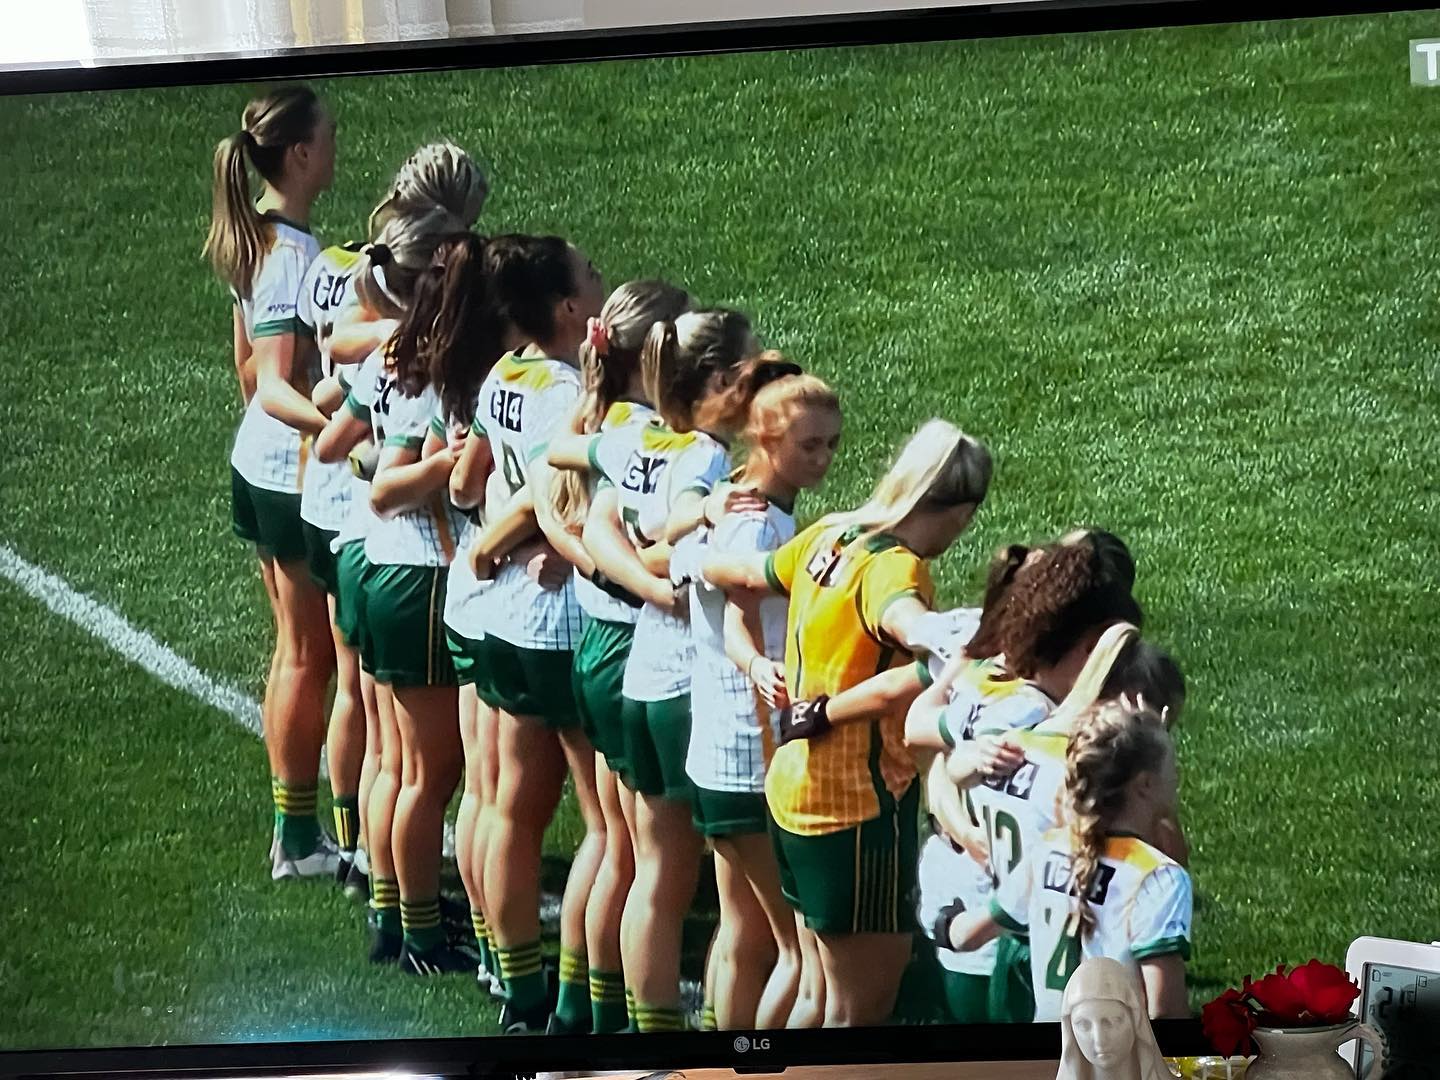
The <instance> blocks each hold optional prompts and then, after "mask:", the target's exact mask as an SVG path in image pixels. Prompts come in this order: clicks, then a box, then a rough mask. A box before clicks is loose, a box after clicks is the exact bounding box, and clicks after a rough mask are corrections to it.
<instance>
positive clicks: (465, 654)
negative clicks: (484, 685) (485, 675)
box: [445, 626, 485, 686]
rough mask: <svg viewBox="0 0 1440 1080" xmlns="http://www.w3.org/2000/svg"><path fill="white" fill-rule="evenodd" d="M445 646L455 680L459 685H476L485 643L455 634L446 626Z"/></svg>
mask: <svg viewBox="0 0 1440 1080" xmlns="http://www.w3.org/2000/svg"><path fill="white" fill-rule="evenodd" d="M445 644H446V646H447V647H448V648H449V649H450V663H452V664H453V665H454V666H455V678H456V679H457V680H458V681H459V683H460V685H461V686H469V685H470V684H471V683H475V684H476V685H478V684H479V680H478V678H477V675H478V674H479V672H480V670H481V667H480V665H481V662H482V660H483V659H484V657H483V656H482V651H483V650H484V648H485V643H484V642H483V641H476V640H475V639H474V638H468V637H466V636H465V635H464V634H457V633H456V632H455V631H454V630H451V629H450V627H448V626H447V627H446V628H445Z"/></svg>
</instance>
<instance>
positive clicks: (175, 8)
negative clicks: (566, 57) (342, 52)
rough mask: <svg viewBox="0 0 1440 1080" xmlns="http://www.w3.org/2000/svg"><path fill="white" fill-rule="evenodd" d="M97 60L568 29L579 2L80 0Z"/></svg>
mask: <svg viewBox="0 0 1440 1080" xmlns="http://www.w3.org/2000/svg"><path fill="white" fill-rule="evenodd" d="M83 2H84V6H85V18H86V23H87V25H88V27H89V35H90V44H91V47H92V49H93V50H94V55H95V56H97V57H134V56H159V55H171V56H175V55H180V56H185V55H194V54H197V53H223V52H237V51H239V52H251V51H255V50H265V49H288V48H293V47H296V46H307V45H340V44H358V43H360V42H376V41H415V40H424V39H434V38H445V37H473V36H476V35H481V34H495V33H500V34H523V33H535V32H539V31H547V30H574V29H579V28H581V27H583V26H584V25H585V21H584V3H583V0H83Z"/></svg>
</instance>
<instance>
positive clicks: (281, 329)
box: [250, 315, 305, 341]
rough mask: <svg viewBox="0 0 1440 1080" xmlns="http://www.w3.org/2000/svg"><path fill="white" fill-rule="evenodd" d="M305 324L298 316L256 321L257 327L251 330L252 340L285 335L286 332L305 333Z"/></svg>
mask: <svg viewBox="0 0 1440 1080" xmlns="http://www.w3.org/2000/svg"><path fill="white" fill-rule="evenodd" d="M304 326H305V324H304V323H303V322H301V321H300V320H299V318H297V317H296V316H294V315H292V316H290V318H288V319H274V320H272V321H270V322H262V323H256V324H255V329H254V330H252V331H251V333H250V337H251V340H254V341H258V340H259V339H260V338H267V337H283V336H284V335H286V334H303V333H304V332H305V331H304V329H303V327H304Z"/></svg>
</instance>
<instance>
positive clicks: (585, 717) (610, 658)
mask: <svg viewBox="0 0 1440 1080" xmlns="http://www.w3.org/2000/svg"><path fill="white" fill-rule="evenodd" d="M634 640H635V627H634V626H633V625H632V624H630V623H617V622H607V621H605V620H604V619H586V620H585V632H584V633H583V634H581V635H580V644H579V645H577V646H576V648H575V663H574V665H573V667H572V669H571V681H572V683H573V684H574V685H573V689H574V692H575V708H576V710H577V711H578V712H579V713H580V722H581V723H582V724H583V725H584V726H585V734H586V735H588V736H590V741H591V742H592V743H594V744H595V749H596V750H598V751H599V752H600V753H601V754H604V755H605V764H607V765H609V766H610V771H611V772H614V773H623V772H624V771H625V729H624V728H623V727H622V726H621V720H620V705H621V694H620V684H621V682H623V681H624V679H625V661H626V659H627V658H628V657H629V656H630V643H631V642H632V641H634Z"/></svg>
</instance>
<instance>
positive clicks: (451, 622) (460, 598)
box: [445, 470, 510, 641]
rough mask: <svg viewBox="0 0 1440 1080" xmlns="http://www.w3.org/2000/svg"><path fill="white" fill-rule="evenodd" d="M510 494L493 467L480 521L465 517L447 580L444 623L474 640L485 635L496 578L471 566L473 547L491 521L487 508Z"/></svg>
mask: <svg viewBox="0 0 1440 1080" xmlns="http://www.w3.org/2000/svg"><path fill="white" fill-rule="evenodd" d="M509 497H510V489H509V488H508V487H507V486H506V484H505V480H504V478H503V477H502V476H501V475H500V473H499V471H498V470H492V471H491V473H490V475H489V476H488V477H486V479H485V502H484V504H483V505H482V506H481V507H480V509H479V513H478V514H477V515H476V516H477V517H478V518H479V522H478V523H477V522H476V521H475V520H474V519H473V518H470V517H466V519H465V524H464V526H463V527H462V528H461V530H460V540H459V543H458V544H457V545H456V548H455V561H454V562H452V563H451V564H450V574H449V577H447V578H446V581H445V625H446V626H448V627H449V628H450V629H451V630H453V631H455V633H457V634H459V635H460V636H461V637H463V638H469V639H470V640H471V641H479V640H481V639H482V638H483V637H484V636H485V617H486V612H485V607H486V605H487V604H488V603H489V602H490V601H489V600H488V599H487V596H488V594H489V592H490V589H491V588H492V587H493V586H494V584H495V581H494V579H493V578H490V579H487V580H485V581H481V580H480V579H479V578H477V577H476V576H475V572H474V571H473V570H472V569H470V549H471V548H472V547H474V546H475V541H476V539H477V538H478V537H479V535H480V530H481V529H482V528H483V527H484V525H485V523H486V522H487V521H489V520H490V516H491V515H490V514H488V513H487V512H486V508H487V507H500V506H503V505H504V503H505V500H506V499H508V498H509Z"/></svg>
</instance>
